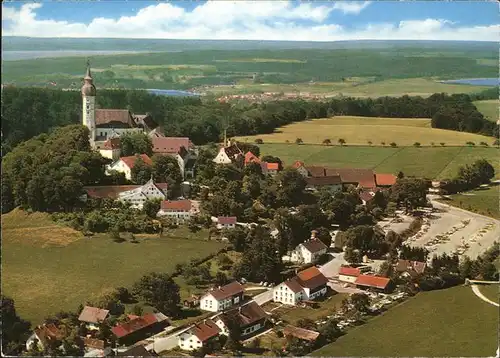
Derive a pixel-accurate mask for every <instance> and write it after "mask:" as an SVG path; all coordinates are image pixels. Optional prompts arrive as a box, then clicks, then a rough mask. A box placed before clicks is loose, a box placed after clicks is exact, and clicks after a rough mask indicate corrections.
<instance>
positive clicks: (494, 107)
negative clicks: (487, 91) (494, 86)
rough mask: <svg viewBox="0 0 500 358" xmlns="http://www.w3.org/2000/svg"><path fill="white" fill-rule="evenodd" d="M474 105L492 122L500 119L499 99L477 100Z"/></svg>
mask: <svg viewBox="0 0 500 358" xmlns="http://www.w3.org/2000/svg"><path fill="white" fill-rule="evenodd" d="M474 105H475V106H476V108H477V109H478V111H479V112H481V113H482V114H483V116H484V117H485V118H486V119H487V120H489V121H492V122H496V121H498V119H499V117H498V106H499V105H500V101H499V100H497V99H488V100H485V101H475V102H474Z"/></svg>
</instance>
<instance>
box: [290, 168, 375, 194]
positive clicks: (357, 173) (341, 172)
mask: <svg viewBox="0 0 500 358" xmlns="http://www.w3.org/2000/svg"><path fill="white" fill-rule="evenodd" d="M292 167H293V168H295V169H297V171H298V172H299V173H300V174H302V176H303V177H304V178H306V180H308V178H309V182H308V185H309V186H312V187H314V186H317V185H318V183H323V181H326V182H327V183H328V182H329V181H328V180H326V179H322V180H323V181H321V180H317V179H312V180H311V179H310V178H325V177H340V181H341V183H340V184H342V185H343V186H346V185H354V186H356V187H358V188H364V189H372V188H375V187H376V186H377V185H376V183H375V173H374V172H373V170H371V169H356V168H327V167H322V166H312V165H308V166H306V165H305V164H304V163H303V162H301V161H296V162H295V163H294V164H293V165H292ZM330 181H331V184H326V185H329V186H332V187H333V188H332V189H334V190H339V189H338V185H339V183H338V179H330ZM333 183H335V184H333Z"/></svg>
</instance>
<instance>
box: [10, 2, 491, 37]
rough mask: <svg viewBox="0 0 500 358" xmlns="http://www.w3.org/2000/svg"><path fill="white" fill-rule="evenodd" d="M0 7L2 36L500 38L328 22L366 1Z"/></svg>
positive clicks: (440, 22)
mask: <svg viewBox="0 0 500 358" xmlns="http://www.w3.org/2000/svg"><path fill="white" fill-rule="evenodd" d="M5 4H6V3H4V5H3V6H2V10H3V11H2V30H3V35H4V36H9V35H10V36H31V37H91V38H92V37H95V38H97V37H111V38H165V39H228V40H243V39H246V40H293V41H341V40H482V41H498V40H500V36H499V35H500V25H490V26H469V27H467V26H462V27H459V26H457V24H454V23H452V22H451V21H448V20H445V19H424V20H404V21H400V22H399V23H396V24H392V23H377V22H373V23H370V24H366V25H364V26H363V27H361V28H356V29H348V28H345V27H343V26H341V25H339V24H332V23H328V22H327V21H326V20H327V19H328V17H329V15H330V14H331V13H332V12H334V11H338V12H341V13H344V14H358V13H359V12H361V11H362V10H363V9H365V8H366V7H367V6H368V5H369V4H370V2H344V1H338V2H332V3H327V2H324V3H322V4H321V5H318V3H314V2H312V3H292V2H290V1H258V2H255V1H208V2H205V3H203V4H201V5H198V6H197V7H195V8H194V9H193V10H191V11H186V10H185V9H183V8H182V7H180V6H176V5H175V4H174V3H159V4H156V5H150V6H147V7H144V8H142V9H139V10H138V11H137V12H136V13H135V14H134V15H132V16H122V17H120V18H109V17H98V18H94V19H93V20H92V21H91V22H90V23H88V24H84V23H79V22H68V21H56V20H39V19H37V18H36V11H37V10H38V9H39V8H40V7H41V6H42V4H40V3H29V4H24V5H22V6H21V8H20V9H15V8H13V7H9V6H6V5H5Z"/></svg>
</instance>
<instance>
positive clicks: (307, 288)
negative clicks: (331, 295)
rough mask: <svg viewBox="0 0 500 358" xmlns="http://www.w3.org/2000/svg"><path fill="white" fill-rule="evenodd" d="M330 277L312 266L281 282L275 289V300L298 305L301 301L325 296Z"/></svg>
mask: <svg viewBox="0 0 500 358" xmlns="http://www.w3.org/2000/svg"><path fill="white" fill-rule="evenodd" d="M327 283H328V279H327V278H326V277H325V276H324V275H323V274H322V273H321V272H320V271H319V270H318V269H317V268H316V267H314V266H313V267H310V268H308V269H306V270H304V271H301V272H299V273H298V274H297V275H296V276H294V277H292V278H291V279H289V280H286V281H285V282H283V283H281V284H279V285H278V286H276V287H275V288H274V290H273V301H274V302H281V303H284V304H288V305H296V304H297V303H299V302H300V301H306V300H314V299H315V298H318V297H320V296H324V295H325V294H326V291H327V286H326V284H327Z"/></svg>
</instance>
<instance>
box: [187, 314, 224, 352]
mask: <svg viewBox="0 0 500 358" xmlns="http://www.w3.org/2000/svg"><path fill="white" fill-rule="evenodd" d="M220 332H221V330H220V328H219V327H218V326H217V325H216V324H215V322H214V321H212V320H211V319H206V320H204V321H203V322H202V323H196V324H195V325H194V326H192V327H191V328H190V329H189V330H187V331H186V332H184V333H182V334H181V335H179V341H178V344H179V347H180V348H181V349H184V350H187V351H191V350H194V349H199V348H201V347H203V346H204V345H206V344H207V343H208V342H209V341H210V340H212V339H214V338H216V337H218V336H219V333H220Z"/></svg>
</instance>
